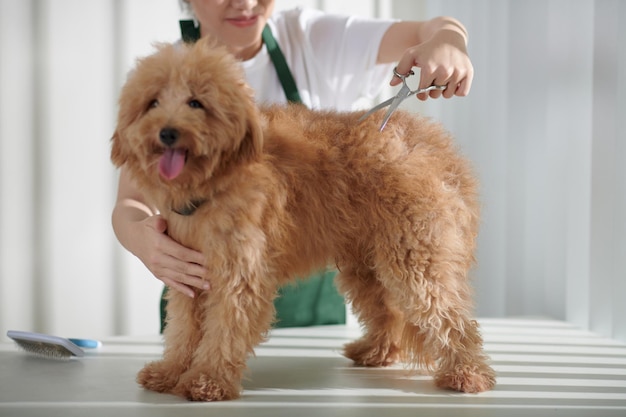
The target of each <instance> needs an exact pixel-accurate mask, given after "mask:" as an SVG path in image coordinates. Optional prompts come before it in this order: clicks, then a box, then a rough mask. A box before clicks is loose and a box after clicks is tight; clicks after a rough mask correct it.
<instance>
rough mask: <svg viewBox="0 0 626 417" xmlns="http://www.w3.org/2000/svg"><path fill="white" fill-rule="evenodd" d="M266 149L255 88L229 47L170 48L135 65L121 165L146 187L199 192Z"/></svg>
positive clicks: (126, 96) (118, 157) (117, 158)
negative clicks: (167, 186)
mask: <svg viewBox="0 0 626 417" xmlns="http://www.w3.org/2000/svg"><path fill="white" fill-rule="evenodd" d="M261 149H262V133H261V127H260V119H259V113H258V109H257V107H256V106H255V104H254V99H253V94H252V90H251V89H250V88H249V87H248V86H247V84H246V83H245V80H244V74H243V70H242V68H241V66H240V65H239V63H238V62H237V61H236V59H235V58H234V57H233V56H232V55H231V54H230V53H228V51H227V50H226V49H225V48H224V47H220V46H217V45H216V44H215V43H214V42H212V41H210V40H206V39H202V40H200V41H198V42H197V43H196V44H194V45H182V44H173V45H171V44H165V45H160V46H158V50H157V52H156V53H155V54H153V55H150V56H148V57H146V58H143V59H140V60H139V61H138V62H137V66H136V68H135V69H134V71H133V72H132V73H130V75H129V77H128V80H127V82H126V84H125V85H124V87H123V89H122V92H121V96H120V100H119V114H118V121H117V127H116V130H115V133H114V135H113V138H112V149H111V159H112V161H113V163H114V164H115V165H116V166H118V167H119V166H122V165H124V164H125V166H127V167H128V169H129V172H130V174H131V176H133V177H135V178H136V179H138V180H140V181H141V182H142V183H144V184H146V182H147V184H155V185H156V184H158V183H160V184H163V183H168V184H170V185H174V184H176V185H178V186H181V187H183V188H194V187H196V186H198V185H199V184H200V183H202V182H204V181H206V180H208V179H210V178H211V177H212V176H214V175H216V174H218V173H219V172H220V170H224V169H226V168H227V167H229V166H231V165H232V164H238V163H246V162H248V161H253V160H256V159H257V158H259V156H260V153H261Z"/></svg>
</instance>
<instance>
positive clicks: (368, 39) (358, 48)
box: [112, 0, 473, 297]
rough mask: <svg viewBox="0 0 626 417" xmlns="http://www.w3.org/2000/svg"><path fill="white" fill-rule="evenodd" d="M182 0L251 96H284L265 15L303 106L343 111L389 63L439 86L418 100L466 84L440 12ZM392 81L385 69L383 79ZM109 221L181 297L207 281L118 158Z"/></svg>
mask: <svg viewBox="0 0 626 417" xmlns="http://www.w3.org/2000/svg"><path fill="white" fill-rule="evenodd" d="M184 3H185V5H186V6H187V7H189V8H190V11H191V12H192V13H193V15H194V17H195V19H196V20H197V22H198V23H199V26H200V35H201V36H207V35H209V36H212V37H214V38H217V39H218V40H219V41H220V42H221V43H223V44H224V45H225V46H227V47H228V49H229V50H230V51H231V52H232V53H233V55H235V56H236V57H238V58H239V59H241V60H242V65H243V67H244V70H245V72H246V78H247V80H248V82H249V84H250V85H251V86H252V88H253V89H254V90H255V92H256V98H257V101H258V102H271V103H277V102H278V103H284V102H286V101H287V99H286V97H285V93H284V92H283V89H282V87H281V84H280V79H279V77H278V75H277V72H276V69H275V66H274V64H273V63H272V61H271V59H270V58H269V57H268V54H267V51H266V49H265V48H264V44H263V37H262V32H263V29H264V28H265V26H266V24H267V25H268V26H269V27H270V29H271V32H272V33H273V35H274V38H275V39H276V41H277V42H278V45H279V47H280V49H281V50H282V51H283V54H284V56H285V60H286V63H287V66H288V67H289V69H290V71H291V73H292V74H293V78H294V79H295V83H296V85H297V89H298V92H299V94H300V97H301V101H302V102H303V103H304V104H305V105H307V106H308V107H310V108H316V109H322V108H326V109H329V108H332V109H336V110H350V109H352V107H353V105H354V103H355V102H356V101H357V100H358V99H359V98H361V97H368V96H369V97H373V96H374V95H376V93H377V92H378V91H379V90H380V88H381V87H382V80H384V79H385V78H386V77H388V76H389V75H390V74H392V73H393V72H392V68H393V67H394V66H396V69H397V72H398V73H399V74H407V73H409V72H410V71H411V69H412V68H413V67H418V68H420V70H421V71H420V81H419V87H420V88H423V87H428V86H430V85H432V84H436V85H447V88H446V89H445V90H444V91H443V92H441V91H440V90H433V91H431V92H430V93H424V94H420V95H418V98H419V99H420V100H426V99H427V98H428V97H430V98H438V97H440V96H442V95H443V97H445V98H450V97H452V96H454V95H457V96H465V95H467V94H468V93H469V91H470V88H471V83H472V78H473V68H472V64H471V61H470V59H469V57H468V55H467V32H466V30H465V28H464V27H463V25H462V24H461V23H460V22H458V21H457V20H455V19H453V18H450V17H438V18H434V19H431V20H427V21H423V22H409V21H391V20H372V19H360V18H354V17H349V16H337V15H327V14H324V13H321V12H319V11H313V10H299V9H296V10H290V11H286V12H283V13H277V14H276V15H272V12H273V9H274V0H186V1H184ZM400 82H401V80H400V79H399V78H398V77H396V76H393V78H392V79H391V81H390V84H391V85H392V86H393V85H397V84H399V83H400ZM112 221H113V228H114V231H115V234H116V236H117V238H118V240H119V241H120V243H121V244H122V245H123V246H124V247H125V248H126V249H127V250H129V251H130V252H132V253H133V254H134V255H135V256H137V257H138V258H139V259H140V260H141V261H142V262H143V263H144V264H145V265H146V267H147V268H148V269H149V270H150V271H151V272H152V274H154V276H155V277H157V278H158V279H160V280H161V281H163V283H164V284H165V285H166V286H168V287H169V288H172V289H174V290H177V291H181V292H183V293H184V294H186V295H188V296H189V297H194V296H195V294H196V291H197V290H209V289H210V273H208V274H207V269H206V268H205V266H204V265H203V261H204V260H203V256H202V254H201V253H199V252H197V251H194V250H192V249H189V248H186V247H184V246H182V245H180V244H178V243H177V242H175V241H174V240H172V239H171V238H169V237H168V235H167V233H166V232H167V224H166V221H165V220H164V219H163V218H162V217H161V216H160V215H159V214H158V213H157V212H156V211H155V209H154V208H153V207H150V206H149V205H148V204H147V203H146V200H145V198H144V196H143V195H142V193H141V190H139V189H138V188H137V187H136V185H135V184H134V183H133V182H132V180H131V179H130V178H129V177H128V175H127V173H126V171H125V169H124V168H123V167H122V169H121V173H120V179H119V188H118V196H117V202H116V205H115V208H114V210H113V215H112ZM204 276H207V277H208V278H209V281H208V282H207V281H205V280H203V278H202V277H204Z"/></svg>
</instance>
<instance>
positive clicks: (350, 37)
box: [243, 9, 394, 110]
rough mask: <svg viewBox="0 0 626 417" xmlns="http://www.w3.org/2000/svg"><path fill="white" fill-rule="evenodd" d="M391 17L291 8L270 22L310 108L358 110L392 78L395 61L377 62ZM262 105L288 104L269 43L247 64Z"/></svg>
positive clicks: (248, 72) (250, 77) (249, 76)
mask: <svg viewBox="0 0 626 417" xmlns="http://www.w3.org/2000/svg"><path fill="white" fill-rule="evenodd" d="M393 23H394V21H393V20H373V19H364V18H359V17H354V16H340V15H332V14H325V13H323V12H321V11H318V10H312V9H293V10H287V11H284V12H280V13H276V14H274V15H273V16H272V17H271V18H270V20H269V21H268V24H269V25H270V28H271V29H272V33H273V34H274V37H275V38H276V41H277V42H278V45H279V46H280V49H281V51H282V52H283V54H284V56H285V60H286V61H287V65H288V66H289V69H290V70H291V74H292V75H293V78H294V80H295V82H296V85H297V87H298V92H299V93H300V97H301V98H302V101H303V103H304V104H305V105H306V106H307V107H309V108H312V109H334V110H354V109H355V107H356V106H358V101H359V100H360V99H362V98H373V97H374V96H376V94H378V93H379V92H380V89H381V88H382V86H383V84H384V83H385V82H388V81H389V80H390V79H391V74H392V68H393V64H385V65H376V58H377V56H378V48H379V46H380V41H381V40H382V37H383V35H384V34H385V32H386V31H387V29H388V28H389V26H390V25H391V24H393ZM243 67H244V70H245V72H246V79H247V80H248V83H249V84H250V86H251V87H252V88H253V89H254V91H255V94H256V99H257V102H259V103H286V101H287V99H286V98H285V93H284V91H283V88H282V86H281V84H280V80H279V79H278V75H277V74H276V70H275V68H274V65H273V64H272V61H271V59H270V57H269V54H268V53H267V49H266V48H265V47H263V48H261V50H260V51H259V53H258V54H257V55H256V56H255V57H253V58H252V59H250V60H248V61H244V62H243Z"/></svg>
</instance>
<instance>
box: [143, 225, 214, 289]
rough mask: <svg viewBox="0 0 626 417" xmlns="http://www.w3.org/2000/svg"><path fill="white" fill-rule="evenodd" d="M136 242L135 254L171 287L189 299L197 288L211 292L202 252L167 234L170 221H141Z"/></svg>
mask: <svg viewBox="0 0 626 417" xmlns="http://www.w3.org/2000/svg"><path fill="white" fill-rule="evenodd" d="M136 227H137V231H138V234H137V239H135V240H134V242H135V244H134V248H133V250H132V252H133V253H134V254H135V255H136V256H137V257H138V258H139V259H140V260H141V261H142V262H143V263H144V265H146V267H147V268H148V269H149V270H150V272H152V274H153V275H154V276H155V277H157V278H158V279H160V280H161V281H163V283H164V284H165V285H167V286H168V287H170V288H172V289H175V290H178V291H180V292H182V293H183V294H186V295H188V296H189V297H192V298H193V297H194V296H195V291H194V288H197V289H200V290H209V289H210V288H211V287H210V284H209V282H208V281H206V280H205V279H204V277H205V276H206V273H207V271H206V269H205V268H204V267H203V266H202V263H203V261H204V258H203V256H202V253H200V252H198V251H195V250H193V249H189V248H187V247H185V246H183V245H181V244H180V243H178V242H176V241H175V240H174V239H172V238H171V237H169V236H168V235H167V233H166V232H167V222H166V221H165V219H164V218H163V217H161V216H160V215H154V216H150V217H148V218H146V219H145V220H143V221H141V222H139V223H138V224H137V225H136Z"/></svg>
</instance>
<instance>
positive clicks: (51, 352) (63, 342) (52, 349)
mask: <svg viewBox="0 0 626 417" xmlns="http://www.w3.org/2000/svg"><path fill="white" fill-rule="evenodd" d="M7 336H8V337H10V338H11V339H13V340H14V341H15V343H17V345H18V346H19V347H21V348H22V349H23V350H25V351H26V352H29V353H32V354H34V355H37V356H40V357H43V358H49V359H71V358H72V357H82V356H84V355H85V352H84V351H83V350H82V349H81V347H82V348H90V349H91V348H97V347H100V346H101V343H100V342H98V341H97V340H91V339H66V338H63V337H58V336H52V335H48V334H43V333H33V332H21V331H16V330H9V331H8V332H7Z"/></svg>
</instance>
